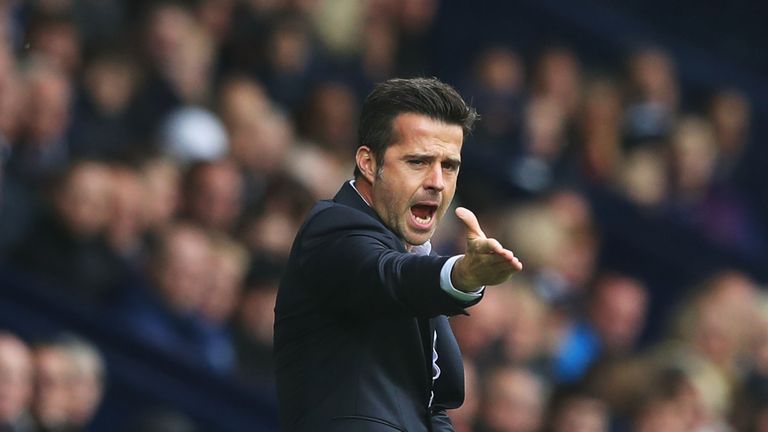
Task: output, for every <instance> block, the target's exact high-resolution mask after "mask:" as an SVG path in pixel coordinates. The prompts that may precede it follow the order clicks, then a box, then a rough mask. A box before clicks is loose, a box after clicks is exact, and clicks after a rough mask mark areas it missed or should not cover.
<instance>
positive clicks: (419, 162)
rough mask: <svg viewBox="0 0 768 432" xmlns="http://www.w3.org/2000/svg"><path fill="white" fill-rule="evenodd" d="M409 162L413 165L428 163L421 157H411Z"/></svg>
mask: <svg viewBox="0 0 768 432" xmlns="http://www.w3.org/2000/svg"><path fill="white" fill-rule="evenodd" d="M408 164H409V165H413V166H424V165H426V164H427V163H426V162H425V161H423V160H421V159H409V160H408Z"/></svg>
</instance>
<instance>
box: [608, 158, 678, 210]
mask: <svg viewBox="0 0 768 432" xmlns="http://www.w3.org/2000/svg"><path fill="white" fill-rule="evenodd" d="M668 166H669V161H668V160H667V158H665V154H664V152H663V151H661V150H660V149H659V148H656V146H639V147H637V148H634V149H631V150H628V151H627V153H626V155H625V157H624V160H622V161H621V164H620V165H619V167H618V173H617V176H616V186H617V187H618V189H619V191H620V192H621V193H622V194H623V195H624V196H625V197H626V198H627V199H629V200H630V201H631V202H633V203H634V204H636V205H638V206H640V207H643V208H646V209H659V208H661V207H662V205H663V204H664V202H666V200H667V199H668V198H669V194H670V191H669V190H668V189H669V172H668V171H669V169H668Z"/></svg>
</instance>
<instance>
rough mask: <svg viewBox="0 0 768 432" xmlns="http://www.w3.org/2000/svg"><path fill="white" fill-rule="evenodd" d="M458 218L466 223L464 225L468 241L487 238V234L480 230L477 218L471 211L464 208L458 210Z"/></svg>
mask: <svg viewBox="0 0 768 432" xmlns="http://www.w3.org/2000/svg"><path fill="white" fill-rule="evenodd" d="M456 217H458V218H459V219H461V221H462V222H464V225H466V227H467V238H468V239H470V240H472V239H478V238H485V233H484V232H483V230H482V229H480V223H479V222H478V221H477V216H475V214H474V213H472V212H471V211H470V210H469V209H466V208H464V207H458V208H456Z"/></svg>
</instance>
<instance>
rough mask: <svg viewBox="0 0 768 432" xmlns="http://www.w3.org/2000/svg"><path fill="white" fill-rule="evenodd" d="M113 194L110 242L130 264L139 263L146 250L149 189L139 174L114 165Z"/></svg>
mask: <svg viewBox="0 0 768 432" xmlns="http://www.w3.org/2000/svg"><path fill="white" fill-rule="evenodd" d="M109 170H110V173H109V174H110V179H109V180H110V183H111V189H112V190H111V193H110V196H109V214H110V215H111V216H110V217H109V218H108V219H107V223H106V239H107V242H108V243H109V245H110V247H111V248H112V250H113V251H114V252H115V253H116V254H117V255H118V256H120V257H122V258H123V259H125V260H126V261H127V262H129V263H134V264H135V263H137V261H138V259H139V257H140V255H141V253H142V252H143V249H144V240H145V238H144V233H145V230H146V223H145V221H144V199H145V195H144V194H145V188H144V185H143V184H142V181H141V177H140V176H139V173H138V171H137V170H135V169H133V168H131V167H128V166H120V165H116V164H115V165H112V166H110V167H109Z"/></svg>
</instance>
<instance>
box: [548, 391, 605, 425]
mask: <svg viewBox="0 0 768 432" xmlns="http://www.w3.org/2000/svg"><path fill="white" fill-rule="evenodd" d="M609 420H610V418H609V411H608V407H607V405H606V404H605V402H604V401H602V400H600V399H599V398H597V397H596V396H595V395H593V394H592V393H591V392H589V391H587V390H586V389H583V388H579V387H578V386H566V387H564V388H562V389H559V390H558V391H557V392H556V393H555V394H554V395H552V399H551V401H550V406H549V409H548V415H547V424H548V426H547V427H546V428H545V429H544V430H545V431H546V432H608V431H609V430H610V429H609Z"/></svg>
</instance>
